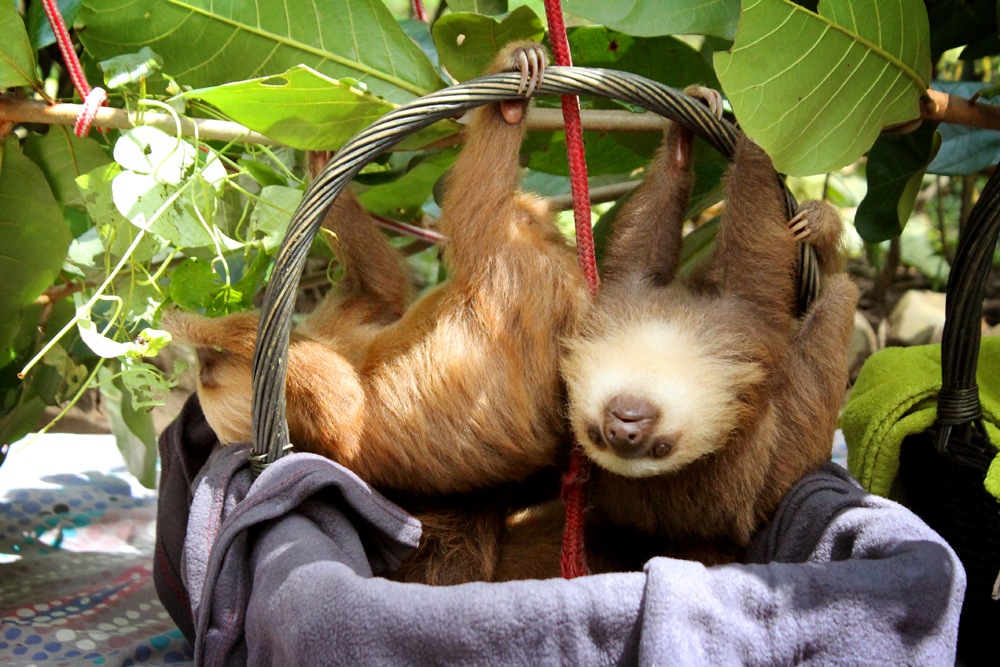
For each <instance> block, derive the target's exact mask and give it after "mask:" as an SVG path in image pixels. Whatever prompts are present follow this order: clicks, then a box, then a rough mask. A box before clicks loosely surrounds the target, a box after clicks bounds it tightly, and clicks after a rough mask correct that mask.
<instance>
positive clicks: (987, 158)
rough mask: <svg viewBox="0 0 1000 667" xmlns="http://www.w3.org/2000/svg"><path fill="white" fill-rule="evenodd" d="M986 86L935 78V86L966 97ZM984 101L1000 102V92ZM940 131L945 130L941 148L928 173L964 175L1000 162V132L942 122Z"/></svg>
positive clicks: (946, 91) (944, 91) (942, 135)
mask: <svg viewBox="0 0 1000 667" xmlns="http://www.w3.org/2000/svg"><path fill="white" fill-rule="evenodd" d="M982 87H983V84H982V83H979V82H977V81H934V82H933V88H934V90H939V91H941V92H943V93H949V94H951V95H958V96H960V97H966V98H968V97H972V95H974V94H975V93H976V92H977V91H979V90H980V89H981V88H982ZM983 101H984V102H986V101H989V102H991V103H993V104H998V103H1000V95H997V96H996V97H993V98H990V99H983ZM938 131H939V132H940V133H941V150H940V151H938V154H937V156H936V157H935V158H934V161H933V162H931V165H930V166H929V167H927V173H928V174H941V175H943V176H964V175H966V174H973V173H975V172H977V171H982V170H983V169H986V168H987V167H992V166H993V165H995V164H997V163H998V162H1000V132H996V131H994V130H983V129H980V128H976V127H967V126H965V125H953V124H951V123H941V125H939V126H938Z"/></svg>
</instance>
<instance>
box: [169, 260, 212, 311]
mask: <svg viewBox="0 0 1000 667" xmlns="http://www.w3.org/2000/svg"><path fill="white" fill-rule="evenodd" d="M217 278H218V276H216V275H215V271H213V270H212V265H211V264H210V263H209V262H206V261H205V260H203V259H197V258H194V257H192V258H188V259H185V260H184V261H183V262H181V263H180V264H179V265H178V266H177V268H176V269H174V272H173V274H172V275H171V276H170V298H171V299H173V300H174V302H175V303H176V304H177V305H178V306H180V307H181V308H183V309H184V310H189V311H196V310H200V309H202V308H208V307H210V306H211V304H212V298H213V297H212V293H213V292H214V291H216V290H217V289H218V288H219V282H218V279H217Z"/></svg>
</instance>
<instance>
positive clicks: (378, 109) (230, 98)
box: [184, 65, 461, 150]
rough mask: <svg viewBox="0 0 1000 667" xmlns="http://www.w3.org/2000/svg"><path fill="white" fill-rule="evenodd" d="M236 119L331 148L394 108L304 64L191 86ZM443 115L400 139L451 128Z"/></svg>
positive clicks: (298, 142) (288, 140) (418, 142)
mask: <svg viewBox="0 0 1000 667" xmlns="http://www.w3.org/2000/svg"><path fill="white" fill-rule="evenodd" d="M184 97H196V98H199V99H202V100H205V101H206V102H209V103H211V104H214V105H215V106H216V107H218V108H219V109H220V110H221V111H222V112H223V113H225V114H226V115H228V116H229V117H230V118H232V119H233V120H235V121H236V122H238V123H240V124H242V125H245V126H246V127H248V128H250V129H251V130H255V131H257V132H260V133H261V134H264V135H266V136H268V137H270V138H272V139H275V140H276V141H280V142H282V143H284V144H288V145H289V146H293V147H295V148H300V149H304V150H336V149H338V148H340V147H341V146H343V145H344V143H345V142H346V141H347V140H348V139H350V138H351V137H353V136H354V135H355V134H357V133H358V132H360V131H361V130H363V129H364V128H366V127H368V126H369V125H370V124H371V123H372V122H374V121H375V120H376V119H378V118H379V117H380V116H382V115H384V114H386V113H388V112H389V111H392V110H393V109H395V108H397V107H398V106H399V105H398V104H393V103H391V102H387V101H386V100H384V99H380V98H378V97H375V96H374V95H372V94H371V93H367V92H364V91H362V90H359V89H358V87H357V85H356V83H355V82H353V80H345V81H335V80H333V79H331V78H329V77H327V76H324V75H323V74H320V73H319V72H316V71H314V70H312V69H310V68H308V67H306V66H305V65H299V66H297V67H293V68H291V69H290V70H288V71H287V72H285V73H283V74H279V75H275V76H269V77H263V78H260V79H251V80H249V81H238V82H236V83H229V84H225V85H222V86H216V87H214V88H202V89H199V90H192V91H189V92H187V93H185V94H184ZM460 129H461V128H460V126H459V125H458V123H456V122H454V121H450V120H449V121H442V122H439V123H435V124H434V125H432V126H431V127H429V128H427V129H425V130H423V131H421V132H418V133H417V134H415V135H413V136H412V137H408V138H407V139H406V140H404V141H403V143H402V147H404V148H405V147H407V146H410V147H420V146H425V145H427V144H429V143H432V142H434V141H437V140H439V139H443V138H444V137H447V136H450V135H452V134H456V133H457V132H458V131H459V130H460Z"/></svg>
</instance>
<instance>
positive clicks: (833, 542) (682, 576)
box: [156, 400, 965, 667]
mask: <svg viewBox="0 0 1000 667" xmlns="http://www.w3.org/2000/svg"><path fill="white" fill-rule="evenodd" d="M203 419H204V418H203V417H202V415H201V413H200V409H199V408H198V405H197V402H196V401H195V400H192V401H191V402H189V404H188V405H187V406H186V407H185V410H184V411H183V412H182V414H181V416H180V417H179V418H178V420H177V421H176V422H175V423H174V424H172V425H171V426H170V427H169V428H168V429H167V430H166V431H165V432H164V434H163V435H162V436H161V439H160V449H161V453H162V455H163V456H164V458H165V461H164V467H163V470H164V475H170V476H176V477H177V478H180V479H184V480H186V479H187V478H188V473H189V472H190V466H191V465H192V464H193V462H196V461H197V460H198V459H199V458H200V457H201V454H202V453H203V452H204V451H205V447H206V446H211V443H210V441H211V440H214V438H209V437H207V436H206V432H205V430H204V428H203ZM246 455H247V448H246V447H245V446H244V447H240V446H231V447H225V448H219V447H216V448H215V451H214V452H213V453H212V455H211V456H210V457H209V458H208V460H207V461H206V462H205V463H204V466H203V469H202V471H201V474H200V475H199V477H198V478H197V479H196V480H195V481H194V483H193V492H192V493H191V494H190V496H189V495H188V493H187V492H185V491H184V489H183V484H182V483H180V482H179V481H177V479H164V480H163V482H162V487H161V488H163V489H175V490H176V489H178V488H179V489H180V492H178V493H175V494H172V495H171V496H170V497H167V498H164V497H163V495H161V505H160V511H161V517H162V516H163V513H164V512H167V513H170V514H171V516H174V517H179V516H186V517H187V525H186V528H184V529H180V528H179V522H178V521H165V522H161V523H160V524H158V530H159V531H160V534H159V535H158V537H159V538H160V539H159V541H158V546H162V547H163V548H162V550H161V551H160V553H159V554H158V556H160V557H159V558H158V559H157V561H156V566H157V569H158V571H161V572H160V574H161V576H160V577H159V578H158V579H157V583H158V584H161V583H162V585H160V586H159V587H158V592H159V594H160V595H161V596H162V597H163V601H164V604H165V606H166V608H167V609H169V610H170V611H171V613H172V614H174V615H175V620H177V621H178V625H179V626H180V627H181V628H188V629H193V630H194V636H193V637H190V636H189V638H190V639H192V641H193V642H194V646H195V663H196V664H198V665H212V666H221V665H233V666H236V665H247V664H249V665H283V666H296V665H303V666H305V665H310V666H312V665H626V664H639V665H666V664H669V665H682V666H683V665H779V664H809V665H831V664H845V665H846V664H850V665H904V664H905V665H943V666H944V665H946V666H947V667H952V665H954V663H955V642H956V634H957V628H958V618H959V611H960V608H961V604H962V598H963V594H964V591H965V572H964V570H963V569H962V566H961V564H960V562H959V561H958V559H957V558H956V557H955V554H954V553H953V552H952V550H951V549H950V548H949V547H948V545H947V544H946V543H945V542H944V541H943V540H942V539H941V538H940V537H939V536H938V535H937V534H936V533H934V532H933V531H932V530H930V529H929V528H928V527H927V526H926V525H925V524H924V523H922V522H921V521H920V520H919V519H918V518H917V517H916V516H914V515H913V514H912V513H910V512H909V511H908V510H906V509H905V508H903V507H901V506H900V505H897V504H895V503H893V502H891V501H888V500H886V499H883V498H879V497H877V496H872V495H869V494H868V493H866V492H864V491H863V490H862V489H861V488H860V487H859V486H858V485H857V483H855V482H854V481H853V480H852V479H851V477H850V476H849V475H848V474H847V472H846V471H844V470H843V469H841V468H840V467H839V466H836V465H834V464H832V463H831V464H829V465H828V466H827V467H825V468H824V469H822V470H821V471H819V472H817V473H815V474H812V475H809V476H807V477H806V478H804V479H802V480H801V481H800V482H799V483H798V484H797V485H796V486H795V487H794V488H793V489H792V490H791V491H790V492H789V493H788V495H787V496H786V498H785V499H784V501H783V502H782V503H781V506H780V507H779V509H778V511H777V513H776V515H775V517H774V519H773V521H772V522H771V523H770V524H769V525H768V526H767V527H766V528H764V529H763V530H761V531H760V532H759V534H758V535H756V537H755V538H754V541H753V544H752V547H751V549H750V553H749V555H748V558H747V562H746V563H744V564H735V565H727V566H720V567H705V566H703V565H701V564H699V563H694V562H688V561H679V560H671V559H666V558H654V559H652V560H651V561H649V563H648V564H647V565H646V568H645V570H644V571H643V572H634V573H626V574H607V575H600V576H591V577H582V578H579V579H574V580H571V581H566V580H561V579H556V580H546V581H522V582H509V583H502V584H486V583H472V584H464V585H461V586H453V587H440V588H434V587H429V586H422V585H418V584H401V583H396V582H392V581H389V580H386V579H384V578H381V577H380V576H379V575H380V574H385V573H388V572H390V571H391V570H392V569H393V568H394V567H395V566H396V565H397V564H398V563H399V562H400V560H401V559H402V558H404V557H405V556H406V554H408V553H410V551H411V550H412V549H413V548H414V547H415V546H416V544H417V540H418V538H419V532H420V526H419V523H417V522H416V521H415V520H414V519H413V518H412V517H410V516H409V515H407V514H406V513H405V512H403V511H402V510H401V509H400V508H398V507H396V506H395V505H393V504H392V503H390V502H388V501H387V500H386V499H385V498H383V497H382V496H380V495H379V494H378V493H377V492H375V491H374V490H372V489H371V488H370V487H368V486H367V485H366V484H365V483H364V482H362V481H361V480H360V479H359V478H358V477H357V476H355V475H354V474H352V473H351V472H350V471H348V470H346V469H344V468H342V467H340V466H339V465H337V464H335V463H333V462H331V461H329V460H326V459H324V458H321V457H318V456H313V455H309V454H293V455H290V456H287V457H284V458H282V459H280V460H279V461H277V462H276V463H275V464H273V465H272V466H271V467H270V468H268V469H267V470H266V471H265V472H264V473H263V474H262V475H261V476H260V477H259V478H258V479H257V480H256V482H254V483H252V484H251V481H250V471H249V467H248V465H247V463H246ZM189 498H190V504H188V503H189ZM179 544H183V545H184V548H183V550H177V549H169V548H167V547H168V545H173V546H176V545H179ZM185 602H187V603H189V607H188V608H187V609H185V608H184V606H185ZM178 614H179V615H180V616H178Z"/></svg>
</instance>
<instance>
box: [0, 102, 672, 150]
mask: <svg viewBox="0 0 1000 667" xmlns="http://www.w3.org/2000/svg"><path fill="white" fill-rule="evenodd" d="M82 109H83V106H82V105H79V104H53V105H49V104H46V103H44V102H39V101H37V100H19V99H15V98H12V97H4V96H0V123H3V122H5V121H7V122H14V123H42V124H46V125H72V124H73V123H74V122H76V117H77V116H78V115H79V114H80V111H81V110H82ZM581 118H582V120H583V129H585V130H600V131H617V132H662V131H663V130H664V128H666V126H667V120H666V119H665V118H661V117H660V116H657V115H656V114H654V113H644V114H637V113H632V112H630V111H598V110H584V111H583V112H582V113H581ZM143 121H144V122H145V124H146V125H149V126H151V127H155V128H158V129H161V130H163V131H164V132H168V133H170V134H173V133H174V132H176V127H177V125H176V123H175V122H174V119H173V117H172V116H170V115H169V114H165V113H154V112H150V111H147V112H144V113H143ZM526 123H527V129H529V130H542V131H554V130H561V129H563V120H562V112H561V111H560V110H559V109H532V110H531V113H530V114H529V115H528V119H527V121H526ZM196 126H197V128H198V136H199V137H201V138H202V139H216V140H219V141H233V140H237V141H239V142H241V143H245V144H264V145H267V146H279V145H281V144H280V143H279V142H277V141H275V140H274V139H270V138H268V137H265V136H264V135H263V134H260V133H259V132H253V131H251V130H249V129H247V128H245V127H243V126H242V125H240V124H239V123H233V122H229V121H224V120H212V119H208V118H185V117H184V116H181V134H183V135H184V136H188V137H190V136H194V129H195V127H196ZM94 127H109V128H114V129H119V130H125V129H128V128H131V127H133V123H132V120H131V119H130V118H129V116H128V114H127V113H126V112H125V110H124V109H111V108H108V107H102V108H101V109H99V110H98V112H97V117H96V118H95V119H94ZM456 139H457V137H456Z"/></svg>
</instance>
